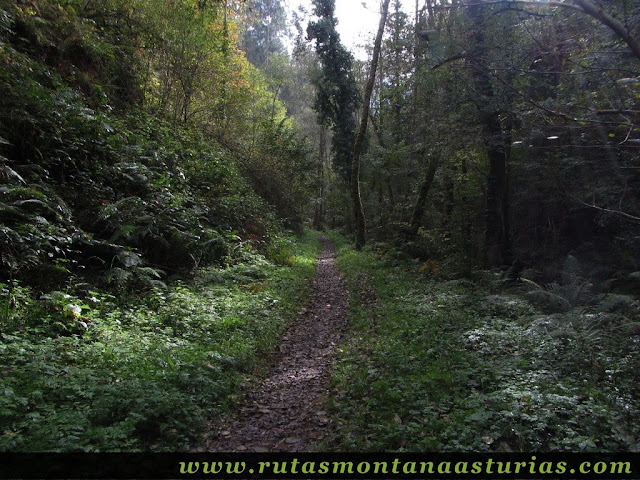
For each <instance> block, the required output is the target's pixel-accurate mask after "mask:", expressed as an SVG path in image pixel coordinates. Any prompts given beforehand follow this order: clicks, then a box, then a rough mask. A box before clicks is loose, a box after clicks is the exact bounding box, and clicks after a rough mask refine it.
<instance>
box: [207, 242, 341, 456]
mask: <svg viewBox="0 0 640 480" xmlns="http://www.w3.org/2000/svg"><path fill="white" fill-rule="evenodd" d="M321 240H322V243H323V246H324V248H323V253H322V254H321V255H320V257H319V258H318V260H317V262H316V278H315V280H314V286H313V293H312V296H311V299H310V302H309V305H308V306H307V308H306V309H304V310H303V311H302V312H301V314H300V316H299V318H298V319H297V321H296V322H295V324H294V325H292V326H291V327H290V329H289V330H288V331H287V333H286V334H285V335H284V336H283V342H282V345H280V347H279V351H278V353H277V355H276V358H275V362H276V364H275V365H274V367H273V368H272V370H271V372H270V374H269V376H268V377H267V378H266V379H265V380H264V381H263V382H261V383H260V384H256V385H254V386H252V387H251V388H250V390H249V391H248V392H247V393H246V394H245V398H244V400H243V402H242V408H241V409H240V412H239V414H238V415H237V418H235V419H233V420H232V421H230V422H228V423H226V424H223V425H214V426H212V430H213V431H212V433H211V438H210V440H209V441H208V442H207V450H208V451H211V452H234V451H247V452H252V451H253V452H278V451H279V452H300V451H310V450H311V449H312V446H313V444H314V443H315V442H316V441H317V440H318V439H319V438H322V437H323V436H324V434H325V432H326V430H327V426H328V423H329V419H328V417H327V413H326V412H325V411H324V409H325V401H326V396H327V381H328V375H329V367H330V365H331V362H332V359H333V356H334V352H335V349H336V346H337V345H338V344H339V343H340V337H341V335H342V333H343V331H344V330H345V327H346V317H347V309H348V304H349V295H348V292H347V289H346V287H345V285H344V283H343V281H342V278H341V276H340V273H339V272H338V269H337V268H336V266H335V263H334V259H335V249H334V247H333V245H332V244H331V241H330V240H329V239H328V238H326V237H321Z"/></svg>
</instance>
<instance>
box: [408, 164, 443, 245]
mask: <svg viewBox="0 0 640 480" xmlns="http://www.w3.org/2000/svg"><path fill="white" fill-rule="evenodd" d="M439 163H440V162H439V161H438V159H436V158H432V159H431V162H429V168H427V171H426V172H425V174H424V179H423V180H422V184H421V185H420V193H419V194H418V200H416V205H415V207H414V209H413V216H412V217H411V226H410V228H409V236H410V238H415V236H416V235H417V234H418V230H419V229H420V222H422V217H424V212H425V210H426V208H427V195H429V190H430V189H431V185H432V184H433V179H434V178H435V176H436V170H437V169H438V165H439Z"/></svg>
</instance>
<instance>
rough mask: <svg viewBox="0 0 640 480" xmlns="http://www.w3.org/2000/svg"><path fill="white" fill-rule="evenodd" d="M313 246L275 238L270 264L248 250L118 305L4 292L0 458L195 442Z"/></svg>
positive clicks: (258, 360)
mask: <svg viewBox="0 0 640 480" xmlns="http://www.w3.org/2000/svg"><path fill="white" fill-rule="evenodd" d="M319 249H320V244H319V241H318V238H317V235H316V234H315V233H313V232H307V233H306V234H305V236H304V237H303V238H297V237H281V238H280V240H279V242H277V243H276V244H275V245H274V247H272V249H271V252H270V255H269V258H270V260H267V258H265V257H264V256H262V255H258V254H256V253H253V252H252V250H251V249H249V248H247V249H246V251H245V252H244V255H243V258H242V261H237V262H236V263H234V264H233V265H231V266H229V267H227V268H214V267H210V268H207V269H206V270H203V271H201V272H200V273H199V275H198V277H197V279H196V280H195V281H194V282H193V283H191V284H184V283H176V284H173V285H171V286H169V287H168V288H166V289H160V288H158V289H156V290H155V291H154V292H153V293H150V294H148V295H145V296H140V297H137V298H136V299H135V300H132V299H129V300H128V301H124V300H122V299H119V298H116V297H114V296H112V295H108V294H101V293H98V292H93V291H87V292H84V293H80V292H79V291H78V290H77V289H76V290H75V291H74V293H67V292H52V293H50V294H47V295H45V296H44V297H43V298H42V299H39V300H33V299H31V300H30V298H31V297H30V296H29V295H28V294H29V293H30V292H28V291H27V289H26V288H24V287H19V286H18V287H16V286H14V288H13V289H12V290H11V295H13V298H12V299H11V303H10V305H11V308H10V311H8V312H7V315H8V316H9V317H11V318H13V321H14V324H15V325H21V326H20V327H19V328H17V329H13V331H11V333H8V331H7V329H5V330H4V331H3V333H2V334H0V451H137V450H159V451H168V450H173V451H176V450H186V449H188V448H190V447H191V446H194V445H197V444H198V442H199V441H200V439H201V437H200V435H201V434H202V433H203V427H204V425H205V421H206V419H207V418H213V417H215V416H216V415H219V414H220V413H221V412H224V411H225V410H226V409H228V408H229V407H230V406H232V405H233V402H234V399H235V398H236V396H237V392H238V391H239V386H240V385H241V383H242V382H243V381H244V380H245V379H246V377H247V376H250V375H253V374H255V373H256V372H258V371H259V370H260V367H261V364H262V362H263V359H264V358H265V357H266V354H267V353H268V352H269V351H270V350H271V349H272V348H273V347H274V345H276V343H277V342H278V339H279V336H280V334H281V333H282V332H283V329H284V328H285V326H286V325H287V323H288V322H289V321H290V320H291V319H292V318H294V317H295V315H296V312H298V311H299V310H300V308H301V307H302V306H303V304H304V303H305V301H306V298H307V296H308V294H309V290H310V288H311V281H312V279H313V276H314V271H315V269H314V260H315V257H316V255H317V254H318V252H319ZM6 287H7V286H6V285H5V286H4V288H3V294H4V295H8V292H9V290H8V289H7V288H6ZM4 300H5V302H6V301H7V300H8V299H7V298H5V299H4ZM16 316H19V317H20V318H15V317H16ZM25 325H26V326H25ZM9 330H10V329H9Z"/></svg>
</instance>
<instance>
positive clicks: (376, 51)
mask: <svg viewBox="0 0 640 480" xmlns="http://www.w3.org/2000/svg"><path fill="white" fill-rule="evenodd" d="M389 2H390V0H384V4H383V5H382V13H381V15H380V25H379V26H378V34H377V35H376V41H375V44H374V46H373V56H372V58H371V68H370V70H369V80H368V81H367V86H366V88H365V92H364V102H363V106H362V120H361V122H360V129H359V130H358V135H357V136H356V140H355V143H354V146H353V160H352V167H351V200H352V202H353V216H354V220H355V227H356V249H357V250H362V248H363V247H364V246H365V244H366V242H367V240H366V221H365V217H364V208H363V206H362V197H361V195H360V156H361V155H362V147H363V145H364V137H365V135H366V133H367V124H368V121H369V110H370V108H371V95H372V92H373V87H374V85H375V81H376V70H377V68H378V60H379V58H380V49H381V48H382V35H383V34H384V26H385V24H386V23H387V15H388V13H389Z"/></svg>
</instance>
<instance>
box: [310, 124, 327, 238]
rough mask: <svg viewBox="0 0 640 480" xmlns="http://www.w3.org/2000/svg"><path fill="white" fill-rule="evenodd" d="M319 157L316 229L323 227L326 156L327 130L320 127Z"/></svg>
mask: <svg viewBox="0 0 640 480" xmlns="http://www.w3.org/2000/svg"><path fill="white" fill-rule="evenodd" d="M320 128H321V130H320V159H319V161H318V178H319V179H320V188H319V189H318V201H317V203H316V205H315V210H314V215H313V228H315V229H316V230H323V229H324V187H325V181H324V162H325V158H326V156H327V153H326V152H327V130H326V128H325V127H320Z"/></svg>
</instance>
